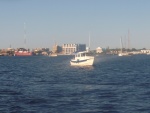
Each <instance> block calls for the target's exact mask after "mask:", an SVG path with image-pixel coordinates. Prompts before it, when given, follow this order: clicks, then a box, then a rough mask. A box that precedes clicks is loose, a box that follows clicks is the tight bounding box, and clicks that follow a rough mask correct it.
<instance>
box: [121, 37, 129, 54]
mask: <svg viewBox="0 0 150 113" xmlns="http://www.w3.org/2000/svg"><path fill="white" fill-rule="evenodd" d="M120 45H121V51H120V53H119V54H118V56H128V55H129V54H128V52H123V50H122V48H123V45H122V38H120Z"/></svg>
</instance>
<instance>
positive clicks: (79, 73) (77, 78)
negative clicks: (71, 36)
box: [0, 55, 150, 113]
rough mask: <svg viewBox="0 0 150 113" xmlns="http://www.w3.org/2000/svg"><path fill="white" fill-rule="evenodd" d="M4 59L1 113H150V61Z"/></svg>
mask: <svg viewBox="0 0 150 113" xmlns="http://www.w3.org/2000/svg"><path fill="white" fill-rule="evenodd" d="M72 57H73V56H57V57H48V56H32V57H0V113H150V56H148V55H134V56H125V57H118V56H115V55H101V56H96V57H95V62H94V65H93V66H85V67H74V66H70V62H69V61H70V59H71V58H72Z"/></svg>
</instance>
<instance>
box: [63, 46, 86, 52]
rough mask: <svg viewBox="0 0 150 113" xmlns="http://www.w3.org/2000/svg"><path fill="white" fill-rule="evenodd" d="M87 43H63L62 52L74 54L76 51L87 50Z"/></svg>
mask: <svg viewBox="0 0 150 113" xmlns="http://www.w3.org/2000/svg"><path fill="white" fill-rule="evenodd" d="M85 50H86V44H63V45H62V52H63V54H72V53H74V52H79V51H85Z"/></svg>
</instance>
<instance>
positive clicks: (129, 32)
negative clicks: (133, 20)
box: [128, 30, 130, 50]
mask: <svg viewBox="0 0 150 113" xmlns="http://www.w3.org/2000/svg"><path fill="white" fill-rule="evenodd" d="M129 35H130V31H129V30H128V50H129V49H130V36H129Z"/></svg>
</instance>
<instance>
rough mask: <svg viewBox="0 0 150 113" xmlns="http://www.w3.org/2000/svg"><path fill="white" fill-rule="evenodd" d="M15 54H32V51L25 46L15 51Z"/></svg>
mask: <svg viewBox="0 0 150 113" xmlns="http://www.w3.org/2000/svg"><path fill="white" fill-rule="evenodd" d="M14 56H32V52H30V51H29V50H26V49H25V48H19V49H17V51H15V53H14Z"/></svg>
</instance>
